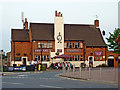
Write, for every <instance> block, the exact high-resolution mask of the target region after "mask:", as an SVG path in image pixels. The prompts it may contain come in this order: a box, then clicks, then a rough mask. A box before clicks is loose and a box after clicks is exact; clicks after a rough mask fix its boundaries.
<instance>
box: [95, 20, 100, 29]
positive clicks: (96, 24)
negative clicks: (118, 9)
mask: <svg viewBox="0 0 120 90" xmlns="http://www.w3.org/2000/svg"><path fill="white" fill-rule="evenodd" d="M94 25H95V26H96V28H99V20H97V19H96V20H95V21H94Z"/></svg>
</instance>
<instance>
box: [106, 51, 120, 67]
mask: <svg viewBox="0 0 120 90" xmlns="http://www.w3.org/2000/svg"><path fill="white" fill-rule="evenodd" d="M110 55H112V56H113V57H114V67H118V60H117V61H116V60H115V58H116V57H118V56H119V55H118V54H116V53H113V51H107V61H108V57H109V56H110ZM107 64H108V63H107Z"/></svg>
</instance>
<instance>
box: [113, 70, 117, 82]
mask: <svg viewBox="0 0 120 90" xmlns="http://www.w3.org/2000/svg"><path fill="white" fill-rule="evenodd" d="M114 79H115V81H117V79H116V68H114Z"/></svg>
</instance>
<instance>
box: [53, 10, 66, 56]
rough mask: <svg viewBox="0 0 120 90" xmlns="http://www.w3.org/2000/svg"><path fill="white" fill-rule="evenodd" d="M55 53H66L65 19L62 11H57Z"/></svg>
mask: <svg viewBox="0 0 120 90" xmlns="http://www.w3.org/2000/svg"><path fill="white" fill-rule="evenodd" d="M54 20H55V21H54V39H55V53H57V52H59V55H61V54H64V20H63V16H62V14H61V12H59V13H57V11H55V19H54Z"/></svg>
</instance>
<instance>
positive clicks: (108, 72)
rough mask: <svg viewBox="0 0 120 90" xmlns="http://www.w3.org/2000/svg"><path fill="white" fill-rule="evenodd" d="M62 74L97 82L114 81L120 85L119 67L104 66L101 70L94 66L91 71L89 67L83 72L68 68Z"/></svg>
mask: <svg viewBox="0 0 120 90" xmlns="http://www.w3.org/2000/svg"><path fill="white" fill-rule="evenodd" d="M60 76H62V77H67V78H73V79H82V80H90V81H95V82H106V83H113V84H116V85H118V69H114V68H102V70H101V71H100V69H99V68H93V69H91V70H90V72H89V69H82V70H81V73H80V71H79V69H77V70H75V72H73V71H72V70H69V71H67V70H66V71H65V72H64V73H61V74H60Z"/></svg>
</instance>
